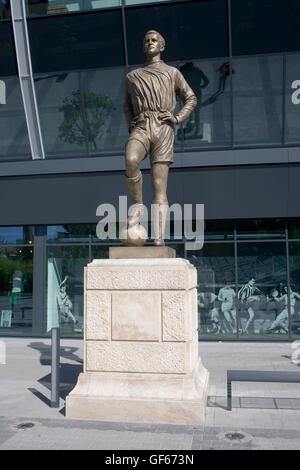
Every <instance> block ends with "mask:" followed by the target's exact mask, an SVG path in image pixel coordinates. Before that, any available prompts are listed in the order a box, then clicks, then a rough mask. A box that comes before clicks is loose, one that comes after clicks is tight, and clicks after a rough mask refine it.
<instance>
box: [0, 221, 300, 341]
mask: <svg viewBox="0 0 300 470" xmlns="http://www.w3.org/2000/svg"><path fill="white" fill-rule="evenodd" d="M299 227H300V219H289V220H284V219H256V220H253V219H252V220H238V221H231V220H211V221H206V223H205V242H204V246H203V248H202V249H201V250H197V251H193V250H189V249H187V245H186V243H185V240H184V239H182V240H178V241H175V240H172V233H171V238H170V240H167V241H166V244H167V245H168V246H170V247H171V248H174V249H175V250H176V256H177V257H180V258H186V259H187V260H189V261H190V263H192V264H193V265H194V266H195V268H196V269H197V276H198V314H199V317H198V319H199V339H201V340H206V339H207V340H212V339H219V340H230V341H232V340H240V341H248V340H253V341H255V340H264V341H269V340H270V341H274V340H292V339H293V338H297V337H298V336H297V335H299V334H300V235H299V233H300V230H299ZM44 229H46V231H45V237H44V239H43V240H44V241H43V243H42V245H41V244H40V243H36V246H35V238H34V237H33V227H31V226H29V227H27V226H24V227H0V241H1V245H2V246H1V247H0V303H1V309H0V320H1V326H0V335H6V336H7V335H39V336H48V335H49V334H50V329H51V326H53V325H55V324H59V325H60V328H61V335H62V336H63V337H76V336H77V337H82V335H83V268H84V266H86V265H87V264H88V263H89V262H91V261H92V260H93V259H97V258H98V259H107V258H108V257H109V246H112V245H114V246H118V245H120V241H119V240H114V241H111V242H109V241H101V240H99V239H98V238H97V236H96V224H93V223H92V224H66V225H49V226H47V227H44ZM44 229H43V230H40V231H36V233H39V232H40V233H44ZM171 231H172V227H171ZM149 233H150V232H149ZM148 243H149V244H152V243H151V241H150V239H149V242H147V244H148ZM36 250H42V251H41V252H40V253H37V251H36ZM34 253H35V255H36V256H37V257H38V259H39V260H42V261H41V263H39V264H34ZM34 266H35V267H34ZM43 272H45V276H44V279H45V285H44V291H45V296H44V294H43V289H40V288H39V290H34V278H35V276H36V277H37V276H38V277H39V278H43ZM43 296H44V297H43ZM37 300H38V301H37ZM41 302H42V304H43V305H44V307H43V308H42V309H41V307H39V310H38V311H37V310H35V307H34V306H35V305H39V306H40V305H41ZM37 325H38V326H37Z"/></svg>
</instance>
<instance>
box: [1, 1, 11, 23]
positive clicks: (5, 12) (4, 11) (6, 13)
mask: <svg viewBox="0 0 300 470" xmlns="http://www.w3.org/2000/svg"><path fill="white" fill-rule="evenodd" d="M10 16H11V15H10V0H1V2H0V19H1V20H5V19H7V18H10Z"/></svg>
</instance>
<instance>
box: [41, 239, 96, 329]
mask: <svg viewBox="0 0 300 470" xmlns="http://www.w3.org/2000/svg"><path fill="white" fill-rule="evenodd" d="M88 263H89V248H88V246H51V247H48V249H47V326H46V331H47V333H49V332H50V328H51V325H54V324H57V322H59V324H60V332H61V335H62V336H73V335H75V336H76V335H79V336H82V334H83V268H84V267H85V266H86V265H87V264H88Z"/></svg>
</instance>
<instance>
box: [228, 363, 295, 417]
mask: <svg viewBox="0 0 300 470" xmlns="http://www.w3.org/2000/svg"><path fill="white" fill-rule="evenodd" d="M231 382H282V383H284V382H285V383H297V382H298V383H299V382H300V372H298V371H295V372H294V371H269V370H228V371H227V410H229V411H231V410H232V396H231Z"/></svg>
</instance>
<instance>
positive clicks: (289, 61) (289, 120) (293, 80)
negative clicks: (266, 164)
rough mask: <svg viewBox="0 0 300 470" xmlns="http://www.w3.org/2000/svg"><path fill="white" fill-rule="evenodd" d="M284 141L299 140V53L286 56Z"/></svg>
mask: <svg viewBox="0 0 300 470" xmlns="http://www.w3.org/2000/svg"><path fill="white" fill-rule="evenodd" d="M285 112H286V116H285V142H286V143H289V144H292V143H299V142H300V119H299V112H300V54H290V55H287V56H286V89H285Z"/></svg>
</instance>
